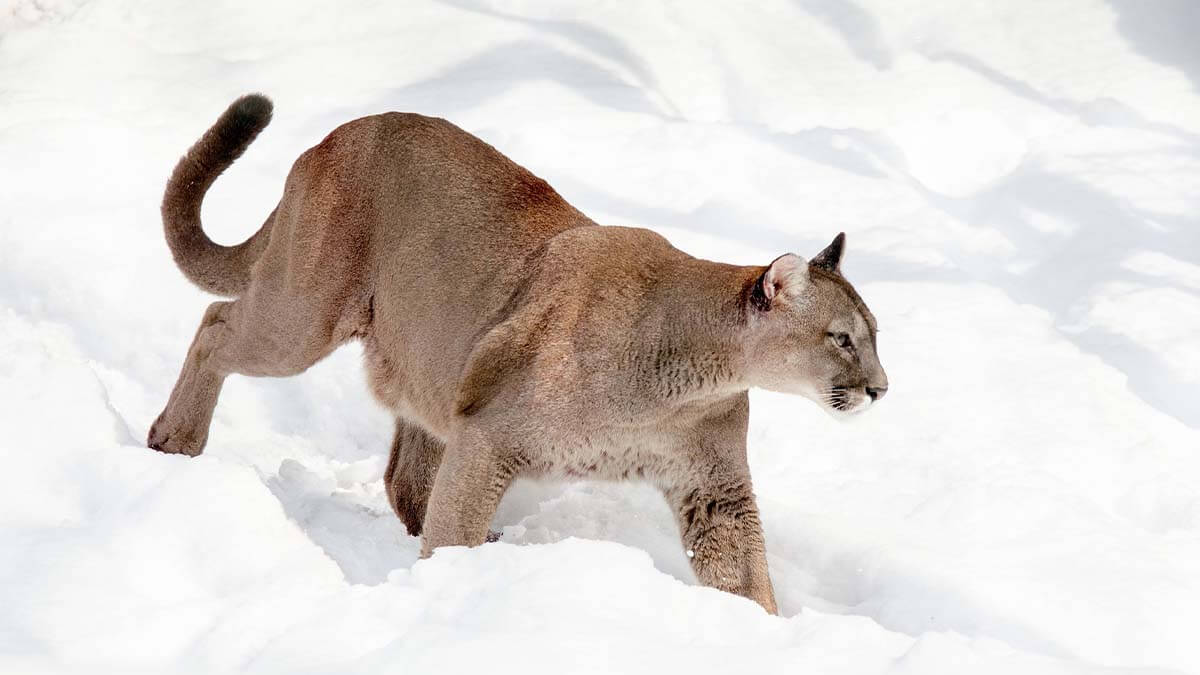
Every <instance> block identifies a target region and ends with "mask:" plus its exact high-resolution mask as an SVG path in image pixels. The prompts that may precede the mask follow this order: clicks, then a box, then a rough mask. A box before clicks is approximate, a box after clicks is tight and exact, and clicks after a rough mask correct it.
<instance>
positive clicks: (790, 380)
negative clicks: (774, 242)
mask: <svg viewBox="0 0 1200 675" xmlns="http://www.w3.org/2000/svg"><path fill="white" fill-rule="evenodd" d="M845 245H846V235H845V234H844V233H843V234H839V235H838V236H837V237H835V238H834V240H833V243H831V244H830V245H829V246H828V247H826V248H825V250H824V251H821V252H820V253H819V254H817V256H816V257H815V258H813V259H812V260H811V261H809V262H805V261H804V259H803V258H801V257H800V256H798V255H795V254H792V253H788V254H785V255H782V256H780V257H779V258H776V259H775V261H774V262H772V263H771V264H770V266H768V267H767V268H766V270H764V271H763V272H762V274H761V275H760V276H759V277H758V279H757V280H756V281H755V282H754V286H753V287H752V288H751V289H750V294H749V298H750V301H749V302H748V303H747V307H746V312H747V313H748V317H747V321H746V326H747V328H746V330H747V332H748V333H749V335H748V336H747V338H748V339H747V341H746V345H747V348H748V350H749V353H748V357H749V371H750V379H751V383H752V384H753V385H754V386H759V387H762V388H764V389H770V390H772V391H781V392H786V393H793V394H800V395H802V396H805V397H807V398H810V399H812V400H814V401H816V402H817V403H819V404H820V405H821V406H822V407H823V408H824V409H825V410H827V411H829V412H831V413H833V414H835V415H837V414H841V413H857V412H862V411H863V410H866V409H867V408H869V407H870V406H871V405H872V404H873V403H874V402H876V401H878V400H879V399H881V398H883V395H884V394H885V393H887V388H888V379H887V374H886V373H884V372H883V366H881V365H880V364H879V356H878V355H877V354H876V352H875V334H876V327H875V317H874V316H873V315H872V314H871V310H869V309H867V305H866V304H865V303H864V302H863V301H862V298H860V297H859V295H858V293H857V292H856V291H855V290H854V287H853V286H851V285H850V282H849V281H846V278H845V277H843V276H842V273H841V262H842V252H843V250H844V249H845Z"/></svg>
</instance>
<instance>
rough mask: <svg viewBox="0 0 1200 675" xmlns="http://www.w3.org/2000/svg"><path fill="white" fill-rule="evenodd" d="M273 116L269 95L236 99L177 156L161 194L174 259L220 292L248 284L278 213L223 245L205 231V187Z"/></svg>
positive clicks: (187, 272) (229, 293) (192, 277)
mask: <svg viewBox="0 0 1200 675" xmlns="http://www.w3.org/2000/svg"><path fill="white" fill-rule="evenodd" d="M270 121H271V101H270V99H268V98H267V97H266V96H263V95H262V94H248V95H246V96H243V97H241V98H239V99H238V100H236V101H234V102H233V104H232V105H230V106H229V108H227V109H226V110H225V112H224V113H223V114H222V115H221V117H220V118H219V119H218V120H217V123H216V124H214V125H213V126H212V128H211V129H209V130H208V131H206V132H204V135H203V136H201V137H200V140H198V141H196V144H195V145H193V146H192V147H191V149H190V150H188V151H187V154H186V155H184V156H183V158H182V159H180V160H179V164H177V165H176V166H175V171H173V172H172V173H171V178H170V180H168V181H167V190H166V193H165V194H164V195H163V202H162V217H163V230H164V232H165V233H166V235H167V245H168V246H170V247H171V255H172V256H174V258H175V264H176V265H178V266H179V269H180V270H182V271H183V274H184V276H186V277H187V278H188V279H189V280H191V282H192V283H194V284H196V285H197V286H199V287H200V288H202V289H204V290H206V291H208V292H209V293H215V294H217V295H225V296H236V295H240V294H241V293H242V292H243V291H245V290H246V287H247V286H249V285H250V268H251V266H252V265H253V264H254V261H255V260H258V257H259V256H260V255H262V252H263V250H264V249H266V247H267V240H268V238H269V237H268V235H270V232H271V223H272V221H273V220H274V215H275V214H274V213H272V214H271V216H269V217H268V218H267V222H266V223H264V224H263V226H262V227H261V228H259V230H258V232H255V233H254V235H253V236H251V237H250V238H249V239H247V240H246V241H244V242H242V243H240V244H238V245H237V246H222V245H220V244H217V243H215V242H213V240H211V239H209V238H208V235H206V234H204V229H203V227H202V225H201V223H200V203H201V202H203V201H204V193H205V192H207V191H208V188H209V187H210V186H211V185H212V184H213V181H215V180H216V179H217V176H219V175H221V172H222V171H224V170H225V169H227V168H229V165H230V164H233V161H234V160H235V159H237V158H238V157H240V156H241V154H242V153H243V152H245V150H246V148H247V146H249V145H250V143H251V142H252V141H253V140H254V138H255V137H256V136H258V132H260V131H262V130H263V128H265V127H266V126H267V124H269V123H270Z"/></svg>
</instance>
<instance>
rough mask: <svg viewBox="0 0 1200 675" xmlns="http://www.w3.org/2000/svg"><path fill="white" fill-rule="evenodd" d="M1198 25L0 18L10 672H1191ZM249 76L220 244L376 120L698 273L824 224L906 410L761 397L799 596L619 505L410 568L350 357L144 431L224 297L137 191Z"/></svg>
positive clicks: (535, 11)
mask: <svg viewBox="0 0 1200 675" xmlns="http://www.w3.org/2000/svg"><path fill="white" fill-rule="evenodd" d="M1198 8H1200V4H1198V3H1195V2H1191V1H1190V0H1157V1H1154V2H1149V1H1140V0H1120V1H1116V0H1114V1H1110V2H1101V1H1099V0H1053V1H1049V0H1048V1H1045V2H1003V3H1001V2H995V3H989V2H971V3H966V2H961V1H960V0H923V1H921V2H890V1H888V0H876V1H873V2H867V1H866V0H857V1H852V0H794V1H792V2H785V1H784V0H764V1H762V2H753V3H716V2H713V3H707V2H698V1H697V0H676V1H673V2H637V3H615V2H596V3H587V4H574V3H559V2H523V1H520V0H513V1H501V0H495V1H492V2H487V1H477V0H447V1H444V2H432V3H426V2H403V3H401V2H386V1H376V2H357V3H326V4H312V3H306V2H283V1H282V0H267V1H261V2H227V1H224V0H216V1H213V2H185V1H183V0H169V1H168V0H158V1H155V2H148V1H137V0H94V1H90V2H88V1H84V0H15V1H14V0H0V458H2V459H3V470H0V672H5V673H30V672H81V673H95V672H123V673H124V672H138V671H145V672H154V673H165V672H211V671H226V670H250V671H254V672H268V673H269V672H279V673H284V672H286V673H293V672H330V673H334V672H336V673H348V672H397V673H423V672H429V673H435V672H436V673H453V672H470V673H480V672H488V673H507V672H512V673H540V672H547V673H558V672H594V673H615V672H645V673H675V672H684V673H708V672H719V673H741V672H780V673H914V674H928V673H955V674H960V673H1006V674H1007V673H1099V672H1104V673H1115V672H1155V673H1167V672H1184V673H1197V672H1200V639H1197V636H1200V431H1198V430H1197V429H1198V428H1200V396H1198V395H1197V390H1198V386H1200V94H1198V91H1197V88H1198V87H1200V49H1198V48H1197V46H1196V45H1197V43H1196V42H1195V36H1196V34H1197V29H1198V28H1200V9H1198ZM248 91H262V92H265V93H267V94H269V95H270V96H272V97H273V98H274V100H275V103H276V116H275V122H274V123H273V124H272V126H271V127H269V128H268V129H267V131H266V132H265V133H264V134H263V135H262V136H261V137H260V139H259V140H258V141H257V142H256V143H255V144H254V145H253V146H252V147H251V149H250V151H249V152H248V153H247V155H246V156H245V157H244V158H243V159H242V160H241V161H240V162H239V163H238V164H236V165H235V166H234V167H233V168H232V169H231V170H230V171H229V172H227V173H226V174H225V175H224V176H223V177H222V178H221V179H220V180H219V181H218V182H217V184H216V187H215V188H214V189H213V190H212V192H211V193H210V195H209V199H208V201H207V202H206V203H205V211H204V216H205V222H206V225H207V227H208V230H209V232H210V233H211V234H212V235H213V237H214V238H216V239H218V240H219V241H222V242H227V243H228V242H234V241H240V240H241V239H243V238H245V237H246V236H247V235H248V234H249V233H250V232H251V231H252V230H253V229H254V228H255V227H257V225H258V224H259V223H261V222H262V219H263V217H264V216H265V215H266V214H267V213H268V212H269V211H270V209H271V208H272V206H273V204H274V203H275V201H276V200H277V199H278V197H279V195H280V193H281V189H282V184H283V178H284V176H285V174H286V171H287V169H288V167H289V166H290V164H291V162H292V160H293V159H294V158H295V157H296V156H297V155H298V154H299V153H300V152H301V151H303V150H304V149H305V148H307V147H309V146H311V145H313V144H315V143H316V142H317V141H319V140H320V139H321V138H322V137H323V136H324V135H325V134H326V133H327V132H328V131H329V130H330V129H332V128H333V127H334V126H336V125H337V124H340V123H342V122H345V121H347V120H349V119H352V118H355V117H359V116H362V115H366V114H372V113H376V112H382V111H388V110H407V111H416V112H421V113H425V114H430V115H438V116H443V117H446V118H448V119H450V120H452V121H454V122H455V123H457V124H458V125H460V126H462V127H463V128H465V129H467V130H469V131H471V132H473V133H475V134H477V135H479V136H481V137H482V138H484V139H485V140H487V141H488V142H490V143H492V144H494V145H495V146H496V147H498V148H499V149H500V150H501V151H503V152H504V153H506V154H507V155H509V156H510V157H512V158H514V159H515V160H516V161H518V162H519V163H521V164H523V165H524V166H526V167H528V168H529V169H531V170H532V171H534V173H537V174H538V175H540V176H542V177H544V178H546V179H547V180H549V181H550V183H551V184H552V185H554V186H555V187H557V188H558V190H559V191H560V192H561V193H562V194H563V195H564V196H565V197H566V198H567V199H568V200H570V201H571V202H573V203H574V204H575V205H577V206H578V207H580V208H581V209H583V210H584V211H585V212H587V213H588V214H589V215H591V216H592V217H594V218H595V219H596V220H598V221H600V222H603V223H609V224H625V225H638V226H644V227H650V228H653V229H655V230H658V231H659V232H661V233H663V234H664V235H666V236H667V237H668V238H670V239H671V241H672V242H674V243H675V244H676V245H677V246H679V247H680V248H683V249H684V250H687V251H689V252H691V253H693V254H695V255H699V256H704V257H710V258H716V259H721V260H725V261H730V262H737V263H745V264H750V263H754V264H764V263H766V262H768V261H769V260H771V259H772V258H773V257H775V256H776V255H778V254H780V253H782V252H785V251H796V252H798V253H800V254H803V255H813V254H815V253H816V252H817V251H818V250H820V248H821V247H823V246H824V245H825V244H826V243H827V242H828V241H829V239H831V238H832V236H833V235H834V234H836V233H837V232H839V231H843V230H844V231H845V232H847V234H848V242H849V244H848V252H847V257H846V260H845V263H844V270H845V273H846V275H847V276H848V277H849V278H850V279H851V280H852V281H853V282H855V283H856V284H857V286H858V288H859V290H860V291H861V293H862V295H863V296H864V298H865V299H866V301H867V302H868V304H869V305H870V306H871V308H872V309H873V311H874V313H875V314H876V316H877V317H878V321H879V324H880V327H881V333H880V339H879V342H880V356H881V358H882V361H883V363H884V365H885V367H886V368H887V369H888V374H889V376H890V379H891V393H890V394H889V395H888V397H887V399H886V400H884V401H882V402H881V403H880V404H879V405H878V406H876V407H875V409H874V410H872V411H870V412H869V413H868V414H867V415H865V416H862V417H861V418H859V419H858V420H857V421H856V422H854V423H852V424H842V423H839V422H837V421H836V420H833V419H831V418H830V417H828V416H826V415H825V414H824V413H823V412H821V411H820V410H819V409H817V407H816V406H814V405H813V404H811V403H809V402H808V401H805V400H802V399H798V398H793V397H787V396H780V395H774V394H768V393H762V392H754V393H753V394H752V421H751V430H750V450H749V453H750V465H751V469H752V472H753V475H754V478H755V488H756V492H757V494H758V497H759V504H760V507H761V510H762V515H763V519H764V523H765V528H766V536H767V549H768V557H769V562H770V567H771V574H772V577H773V579H774V584H775V589H776V593H777V595H778V598H779V603H780V609H781V613H782V616H781V617H772V616H768V615H766V614H765V613H764V612H763V611H762V610H761V609H760V608H759V607H758V606H757V605H755V604H753V603H752V602H750V601H748V600H745V599H742V598H739V597H735V596H733V595H728V594H724V593H720V592H718V591H715V590H712V589H708V588H704V587H700V586H698V585H696V582H695V579H694V577H693V576H692V574H691V572H690V571H689V568H688V561H687V557H686V552H685V551H684V550H683V548H682V547H681V546H680V544H679V540H678V534H677V532H676V529H675V525H674V522H673V520H672V518H671V516H670V514H669V513H668V510H667V508H666V506H665V504H664V503H663V501H662V499H661V498H660V497H659V495H658V494H657V493H656V492H655V491H654V490H653V489H652V488H650V487H647V486H644V485H632V484H631V485H612V484H601V483H574V484H553V483H533V482H520V483H518V484H517V485H516V486H515V487H514V488H513V489H512V490H511V491H510V493H509V495H508V496H507V497H506V498H505V500H504V502H503V504H502V505H501V508H500V511H499V513H498V514H497V516H496V519H495V521H494V523H493V529H496V530H498V531H501V532H502V533H503V537H502V539H501V541H500V542H499V543H494V544H487V545H484V546H482V547H479V548H476V549H462V548H450V549H444V550H440V551H438V552H437V554H436V555H434V556H433V557H432V558H431V559H429V560H422V561H418V559H417V558H418V550H419V542H418V540H417V539H415V538H412V537H409V536H407V535H406V534H405V532H404V529H403V527H402V525H401V523H400V521H399V520H398V519H397V518H396V517H395V516H394V515H393V514H392V513H391V511H390V509H389V507H388V505H387V502H386V498H385V496H384V494H383V488H382V484H381V481H380V477H381V475H382V473H383V468H384V464H385V461H386V456H385V453H386V450H387V448H388V444H389V441H390V434H391V420H390V418H389V416H388V415H387V413H385V412H384V411H383V410H381V409H380V408H379V407H378V406H377V405H376V404H375V403H374V402H373V401H372V400H371V398H370V396H369V395H368V393H367V389H366V386H365V384H364V378H363V375H362V372H361V368H360V364H359V360H360V356H361V354H360V350H359V348H358V347H357V346H350V347H346V348H344V349H342V350H341V351H339V352H337V353H336V354H334V355H333V356H332V357H330V358H329V359H327V360H326V361H324V362H322V363H321V364H319V365H317V366H316V367H314V368H313V369H311V370H310V371H309V372H307V373H306V374H304V375H302V376H299V377H296V378H292V379H288V380H252V379H248V378H241V377H233V378H231V379H230V380H229V381H228V383H227V385H226V388H225V392H224V394H223V396H222V399H221V403H220V405H219V407H218V408H217V411H216V417H215V420H214V423H213V427H212V435H211V440H210V443H209V445H208V449H207V451H206V452H205V454H204V455H203V456H202V457H200V458H197V459H188V458H184V457H177V456H164V455H160V454H157V453H154V452H152V451H150V450H147V449H146V448H145V447H143V442H142V439H144V437H145V435H146V431H147V428H148V426H149V424H150V422H151V421H152V420H153V419H154V417H155V415H156V414H157V413H158V412H159V410H160V409H161V407H162V405H163V404H164V402H165V401H166V398H167V394H168V392H169V390H170V387H171V386H172V384H173V382H174V380H175V376H176V374H177V372H178V369H179V367H180V365H181V363H182V360H183V356H184V353H185V350H186V347H187V345H188V342H189V341H190V339H191V336H192V333H193V331H194V330H195V326H196V324H197V322H198V321H199V318H200V316H201V314H202V312H203V309H204V307H205V306H206V304H207V303H208V302H209V301H210V299H209V298H206V297H205V296H204V295H203V294H202V293H201V292H200V291H198V290H196V289H194V288H193V287H191V286H189V285H188V283H187V282H186V281H185V280H184V278H183V276H182V275H181V274H180V273H179V272H178V271H177V270H176V269H175V267H174V265H173V263H172V261H171V258H170V255H169V253H168V251H167V249H166V246H165V243H164V241H163V237H162V234H161V226H160V223H159V216H158V203H159V200H160V198H161V190H162V188H163V185H164V183H165V180H166V177H167V175H168V173H169V172H170V170H171V168H172V167H173V165H174V162H175V161H176V159H177V158H178V156H179V155H180V154H181V153H182V152H183V151H184V150H185V149H186V148H187V147H188V146H189V145H190V144H191V143H192V141H194V140H195V139H196V138H197V137H198V136H199V135H200V133H201V132H202V131H203V130H204V129H205V128H207V126H208V125H209V124H210V123H211V122H212V121H213V120H214V119H215V118H216V116H217V115H218V114H219V113H220V112H221V111H222V110H223V109H224V107H225V105H227V104H228V103H229V102H230V101H231V100H232V99H233V98H234V97H236V96H237V95H239V94H242V93H245V92H248ZM448 376H449V375H448Z"/></svg>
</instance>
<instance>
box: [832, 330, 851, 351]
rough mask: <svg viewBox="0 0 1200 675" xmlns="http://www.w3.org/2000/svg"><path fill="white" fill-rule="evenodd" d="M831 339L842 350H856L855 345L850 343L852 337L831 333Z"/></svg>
mask: <svg viewBox="0 0 1200 675" xmlns="http://www.w3.org/2000/svg"><path fill="white" fill-rule="evenodd" d="M829 337H831V338H833V341H834V342H835V343H837V346H839V347H841V348H842V349H847V350H850V349H854V343H853V342H851V341H850V336H849V335H847V334H845V333H829Z"/></svg>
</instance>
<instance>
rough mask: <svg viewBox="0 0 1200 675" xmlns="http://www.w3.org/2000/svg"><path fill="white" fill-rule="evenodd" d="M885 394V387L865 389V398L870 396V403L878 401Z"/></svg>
mask: <svg viewBox="0 0 1200 675" xmlns="http://www.w3.org/2000/svg"><path fill="white" fill-rule="evenodd" d="M886 393H887V387H867V396H870V397H871V400H872V401H878V400H879V399H881V398H883V395H884V394H886Z"/></svg>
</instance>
